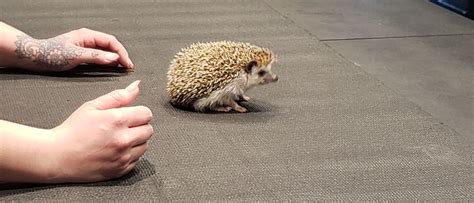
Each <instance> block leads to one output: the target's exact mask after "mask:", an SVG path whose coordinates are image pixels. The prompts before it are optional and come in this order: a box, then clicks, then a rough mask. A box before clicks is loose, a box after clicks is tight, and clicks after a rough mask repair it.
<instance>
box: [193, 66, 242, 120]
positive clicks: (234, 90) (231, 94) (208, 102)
mask: <svg viewBox="0 0 474 203" xmlns="http://www.w3.org/2000/svg"><path fill="white" fill-rule="evenodd" d="M246 79H247V78H246V76H245V74H244V73H241V74H240V76H239V77H237V78H235V79H234V80H232V82H230V83H229V84H228V85H226V86H225V87H224V88H222V89H220V90H216V91H214V92H212V93H211V94H210V95H209V96H208V97H203V98H201V99H198V100H196V101H195V102H194V103H193V105H192V106H193V108H194V109H195V110H196V111H200V112H203V111H206V110H213V109H215V108H217V107H220V106H228V105H230V104H231V102H233V101H235V100H238V99H239V98H240V96H242V95H243V94H244V93H245V91H246V89H247V88H246V86H245V82H246Z"/></svg>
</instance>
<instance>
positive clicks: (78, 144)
mask: <svg viewBox="0 0 474 203" xmlns="http://www.w3.org/2000/svg"><path fill="white" fill-rule="evenodd" d="M138 84H139V81H136V82H134V83H132V84H131V85H129V86H128V87H127V88H125V89H120V90H115V91H113V92H111V93H109V94H106V95H103V96H101V97H99V98H97V99H94V100H92V101H88V102H86V103H84V104H83V105H82V106H81V107H79V108H78V109H77V110H76V111H75V112H74V113H73V114H72V115H71V116H70V117H69V118H68V119H66V121H64V123H62V124H61V125H59V126H58V127H56V128H54V129H52V131H53V132H54V136H55V138H54V139H53V140H54V141H53V144H52V146H51V147H50V152H49V153H50V155H49V157H50V158H49V162H50V164H49V166H50V167H51V169H52V170H50V173H49V175H48V176H49V178H50V180H48V181H47V182H94V181H101V180H107V179H112V178H117V177H120V176H122V175H124V174H126V173H128V172H129V171H131V170H132V169H133V168H134V167H135V165H136V163H137V161H138V159H139V158H140V156H142V155H143V154H144V153H145V151H146V150H147V147H148V145H147V141H148V140H149V139H150V137H151V135H152V134H153V127H152V126H151V125H150V124H149V122H150V120H151V119H152V112H151V111H150V109H149V108H147V107H144V106H133V107H128V105H130V104H132V103H133V102H134V100H135V99H136V98H137V96H138V95H139V88H138Z"/></svg>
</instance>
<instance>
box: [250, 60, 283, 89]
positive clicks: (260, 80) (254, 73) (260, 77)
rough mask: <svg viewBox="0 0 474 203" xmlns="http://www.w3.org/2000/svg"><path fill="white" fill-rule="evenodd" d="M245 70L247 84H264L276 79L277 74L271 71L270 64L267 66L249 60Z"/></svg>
mask: <svg viewBox="0 0 474 203" xmlns="http://www.w3.org/2000/svg"><path fill="white" fill-rule="evenodd" d="M245 72H246V73H247V86H248V87H252V86H256V85H264V84H268V83H271V82H276V81H278V76H277V75H275V74H274V73H273V72H272V64H271V63H270V64H268V65H267V66H259V64H258V63H257V62H256V61H251V62H249V64H248V65H247V67H246V69H245Z"/></svg>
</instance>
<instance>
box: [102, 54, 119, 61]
mask: <svg viewBox="0 0 474 203" xmlns="http://www.w3.org/2000/svg"><path fill="white" fill-rule="evenodd" d="M118 57H119V55H118V54H116V53H107V54H105V60H107V61H108V62H114V61H116V60H117V59H118Z"/></svg>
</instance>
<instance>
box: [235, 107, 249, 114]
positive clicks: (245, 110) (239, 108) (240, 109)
mask: <svg viewBox="0 0 474 203" xmlns="http://www.w3.org/2000/svg"><path fill="white" fill-rule="evenodd" d="M234 110H235V111H237V112H239V113H245V112H247V109H246V108H245V107H241V106H236V107H235V108H234Z"/></svg>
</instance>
